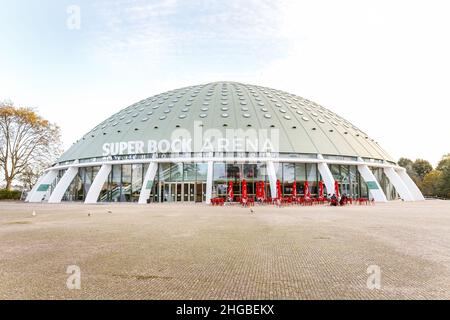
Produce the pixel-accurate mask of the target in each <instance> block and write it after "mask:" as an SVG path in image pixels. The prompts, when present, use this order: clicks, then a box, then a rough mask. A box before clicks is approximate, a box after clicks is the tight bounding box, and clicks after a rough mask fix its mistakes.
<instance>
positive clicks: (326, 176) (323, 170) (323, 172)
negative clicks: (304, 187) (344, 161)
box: [317, 154, 334, 194]
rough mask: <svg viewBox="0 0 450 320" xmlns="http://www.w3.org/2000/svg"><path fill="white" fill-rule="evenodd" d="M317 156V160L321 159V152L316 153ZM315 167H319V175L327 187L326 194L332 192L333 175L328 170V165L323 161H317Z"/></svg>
mask: <svg viewBox="0 0 450 320" xmlns="http://www.w3.org/2000/svg"><path fill="white" fill-rule="evenodd" d="M317 158H318V159H319V160H323V156H322V155H321V154H318V155H317ZM317 168H318V169H319V172H320V176H321V177H322V180H323V182H324V183H325V187H326V188H327V194H334V177H333V174H332V173H331V171H330V168H328V165H327V164H326V163H325V162H319V163H318V165H317Z"/></svg>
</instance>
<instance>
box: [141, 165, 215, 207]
mask: <svg viewBox="0 0 450 320" xmlns="http://www.w3.org/2000/svg"><path fill="white" fill-rule="evenodd" d="M207 171H208V165H207V164H206V163H160V164H159V165H158V170H157V173H156V176H155V180H154V181H153V184H152V189H151V192H150V198H149V199H148V201H149V202H204V201H205V200H206V175H207Z"/></svg>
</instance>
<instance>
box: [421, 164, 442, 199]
mask: <svg viewBox="0 0 450 320" xmlns="http://www.w3.org/2000/svg"><path fill="white" fill-rule="evenodd" d="M441 175H442V172H441V171H439V170H433V171H431V172H429V173H427V175H426V176H425V177H424V178H423V181H422V183H421V185H420V186H421V190H422V192H423V194H424V195H425V196H437V195H438V191H437V187H438V183H439V179H440V178H441Z"/></svg>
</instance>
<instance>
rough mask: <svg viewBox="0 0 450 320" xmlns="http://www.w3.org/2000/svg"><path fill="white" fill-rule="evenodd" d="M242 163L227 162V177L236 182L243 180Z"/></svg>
mask: <svg viewBox="0 0 450 320" xmlns="http://www.w3.org/2000/svg"><path fill="white" fill-rule="evenodd" d="M241 170H242V169H241V165H240V164H227V178H228V179H229V180H233V181H235V182H237V181H240V180H241V176H242V171H241Z"/></svg>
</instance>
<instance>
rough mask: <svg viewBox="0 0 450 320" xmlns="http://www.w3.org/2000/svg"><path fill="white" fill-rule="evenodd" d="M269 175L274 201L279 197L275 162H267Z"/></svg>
mask: <svg viewBox="0 0 450 320" xmlns="http://www.w3.org/2000/svg"><path fill="white" fill-rule="evenodd" d="M266 167H267V175H268V176H269V183H270V194H271V197H272V199H275V198H276V197H277V172H276V171H275V165H274V164H273V161H267V163H266Z"/></svg>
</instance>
